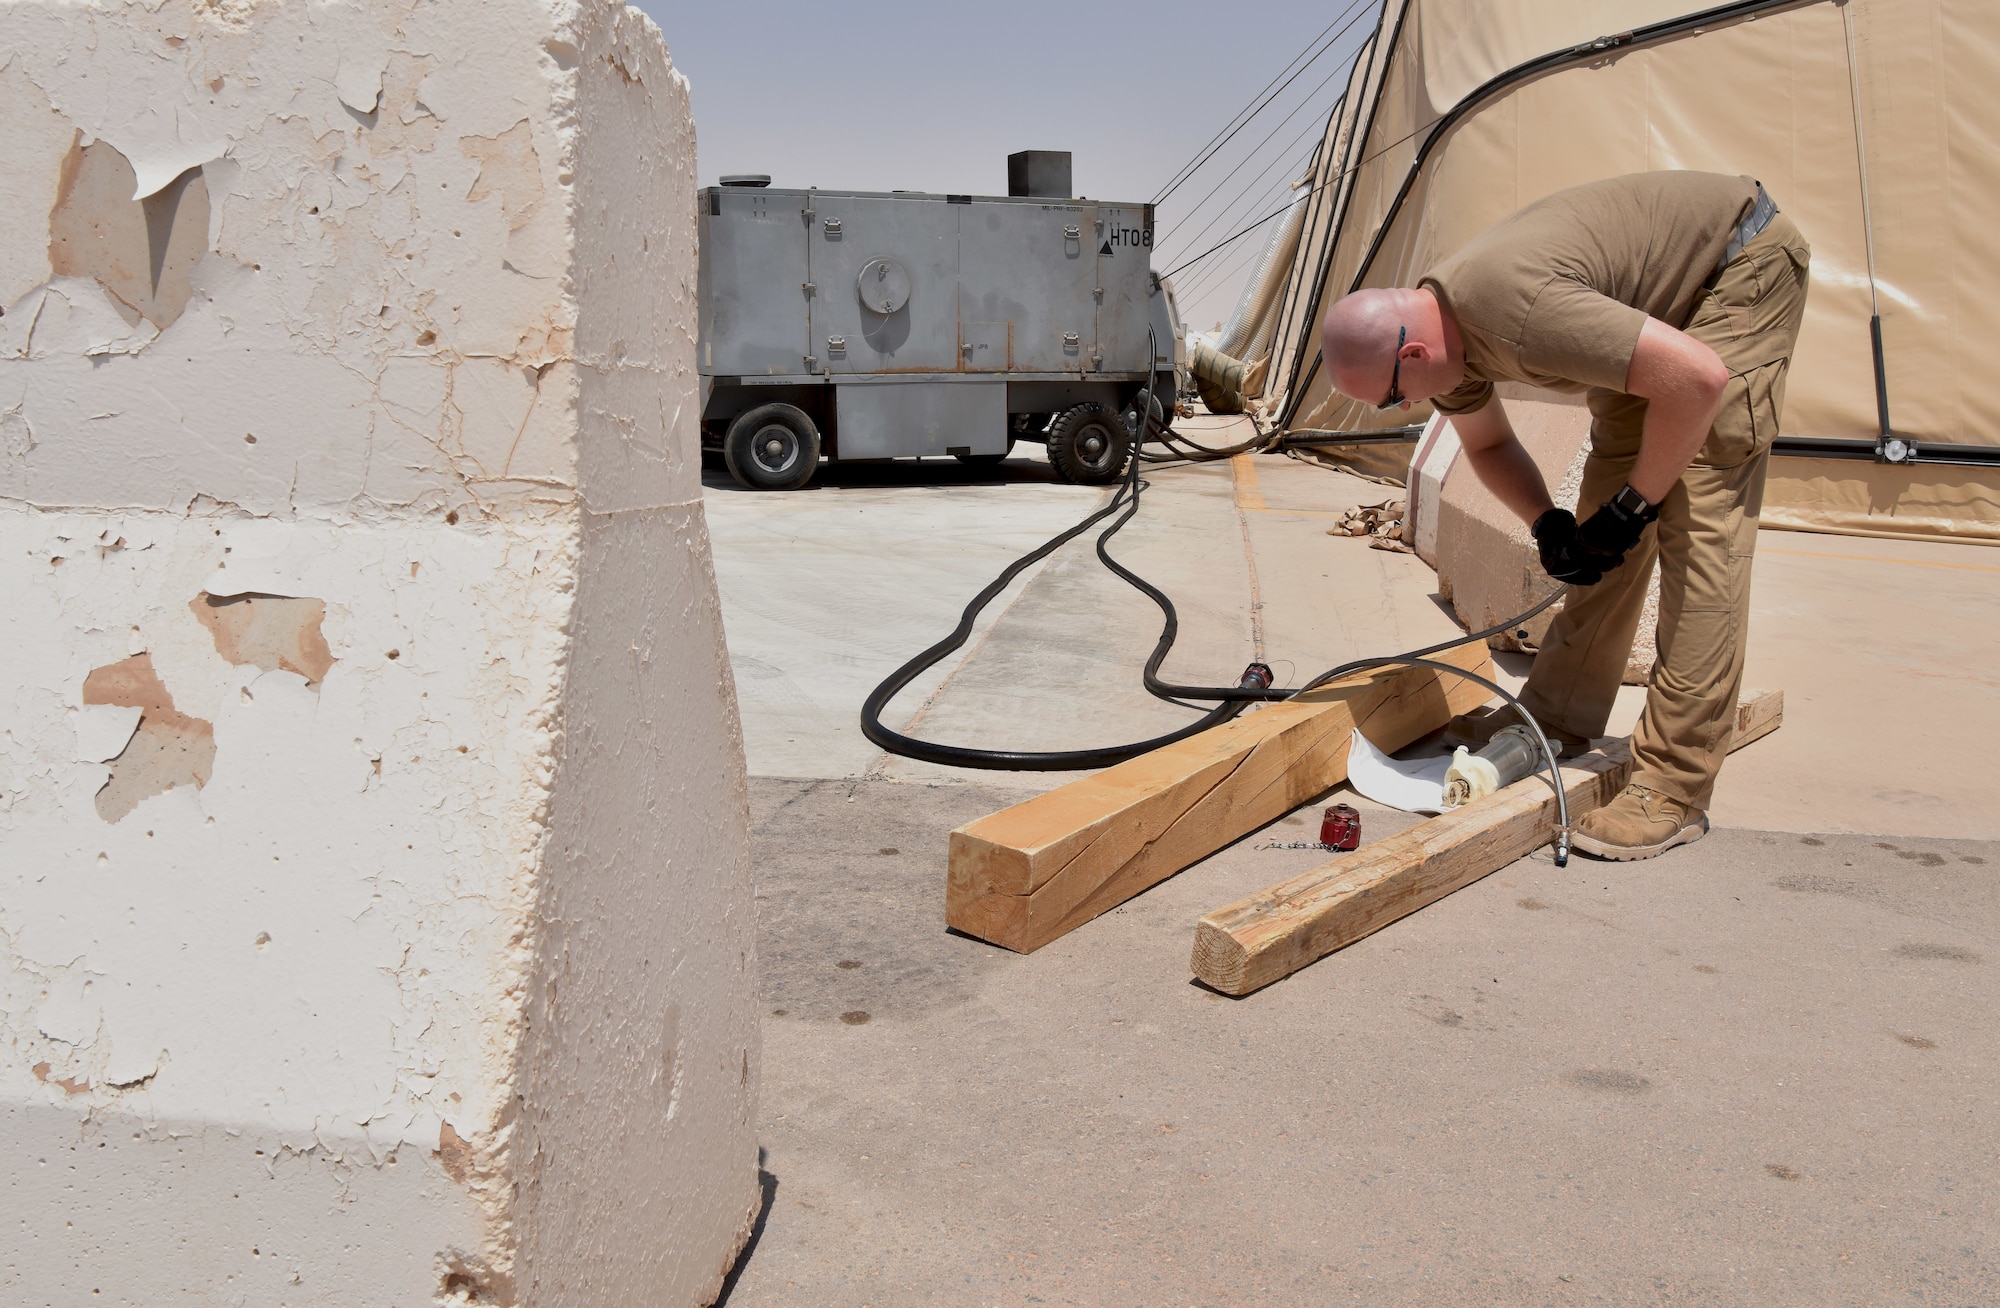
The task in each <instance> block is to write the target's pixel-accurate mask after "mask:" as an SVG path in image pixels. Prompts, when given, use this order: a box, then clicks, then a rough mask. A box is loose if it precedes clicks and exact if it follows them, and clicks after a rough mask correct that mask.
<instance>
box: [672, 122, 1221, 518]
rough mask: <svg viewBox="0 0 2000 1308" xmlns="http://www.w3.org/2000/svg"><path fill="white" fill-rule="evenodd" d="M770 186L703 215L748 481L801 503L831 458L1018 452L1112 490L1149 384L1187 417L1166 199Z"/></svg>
mask: <svg viewBox="0 0 2000 1308" xmlns="http://www.w3.org/2000/svg"><path fill="white" fill-rule="evenodd" d="M1058 157H1059V158H1061V159H1062V162H1063V164H1064V165H1065V166H1063V167H1062V168H1061V169H1060V172H1059V173H1058V174H1057V176H1058V177H1059V178H1060V181H1061V188H1060V189H1061V191H1062V192H1067V190H1068V189H1069V187H1068V176H1067V175H1068V168H1067V166H1066V165H1067V158H1066V157H1064V156H1058ZM1016 158H1017V159H1018V158H1019V156H1016ZM1010 162H1011V161H1010ZM765 180H766V179H763V178H745V179H734V178H732V179H729V181H730V182H733V183H735V184H730V185H723V186H718V187H710V188H708V189H705V190H703V191H702V192H701V196H700V211H699V212H700V250H701V273H700V279H701V280H700V292H699V294H700V328H699V331H700V340H699V345H698V348H697V356H696V357H697V360H698V362H697V371H698V372H699V374H700V378H701V405H702V410H701V416H702V443H703V446H704V448H706V449H712V450H713V449H719V450H721V451H722V453H723V455H724V459H725V461H726V462H727V464H728V467H729V470H730V472H731V473H732V474H734V476H735V477H736V479H737V480H738V481H739V482H741V483H742V484H744V485H745V486H749V487H753V488H756V489H761V490H791V489H796V488H798V487H800V486H803V485H805V484H806V482H807V481H809V480H810V479H811V478H812V475H813V473H814V471H815V470H816V469H817V467H818V465H819V460H820V456H821V455H822V454H824V455H825V456H826V457H828V458H831V459H841V460H853V459H889V458H898V457H907V456H912V455H919V456H922V455H956V456H957V457H958V458H960V459H963V460H966V461H968V462H973V463H978V462H981V461H988V462H998V461H999V460H1000V459H1003V458H1005V457H1006V455H1007V452H1008V450H1009V449H1010V448H1011V447H1012V445H1013V443H1014V441H1015V440H1016V439H1034V440H1042V441H1045V442H1046V443H1047V445H1048V449H1049V456H1050V462H1051V463H1052V464H1053V465H1054V466H1055V470H1056V472H1057V474H1058V475H1059V476H1061V477H1062V478H1064V479H1065V480H1067V481H1073V482H1104V481H1111V480H1114V479H1116V478H1117V477H1118V476H1119V475H1121V473H1122V472H1123V471H1124V469H1125V467H1126V464H1127V461H1128V460H1129V458H1130V457H1131V452H1132V446H1133V443H1134V434H1135V432H1136V431H1137V428H1138V425H1139V416H1138V415H1139V414H1140V413H1141V412H1142V411H1143V410H1142V407H1141V405H1140V403H1139V396H1140V393H1141V392H1142V391H1144V390H1145V389H1146V386H1147V382H1148V380H1149V378H1150V380H1151V381H1152V383H1153V387H1154V394H1155V396H1156V398H1157V403H1158V405H1159V407H1158V409H1157V410H1155V412H1156V413H1158V414H1159V415H1161V416H1162V417H1164V416H1165V415H1167V414H1170V413H1171V412H1172V410H1173V404H1174V396H1175V389H1176V381H1175V365H1176V355H1177V354H1178V353H1179V352H1180V350H1182V349H1184V347H1183V346H1181V331H1180V323H1179V320H1178V315H1177V313H1176V312H1175V309H1174V306H1173V298H1172V297H1173V291H1172V287H1171V286H1170V285H1167V284H1163V283H1162V282H1161V281H1160V279H1159V278H1157V277H1155V276H1154V275H1153V272H1152V266H1151V253H1152V238H1153V214H1152V206H1150V205H1143V204H1109V203H1104V202H1101V201H1094V200H1078V199H1070V198H1067V196H1066V195H1064V194H1060V193H1059V194H1058V195H1056V196H1040V195H1017V196H1006V197H1000V196H970V195H927V194H921V193H917V192H910V191H895V192H890V193H888V194H881V193H872V192H858V191H822V190H803V191H801V190H783V189H777V188H772V187H769V186H767V185H763V184H761V183H763V182H765Z"/></svg>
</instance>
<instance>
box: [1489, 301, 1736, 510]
mask: <svg viewBox="0 0 2000 1308" xmlns="http://www.w3.org/2000/svg"><path fill="white" fill-rule="evenodd" d="M1728 384H1729V369H1728V368H1727V367H1726V366H1725V365H1724V364H1723V362H1722V358H1721V356H1719V355H1718V354H1716V352H1715V351H1714V350H1711V349H1709V348H1708V347H1707V346H1706V345H1703V344H1702V343H1701V342H1700V341H1698V340H1696V339H1695V338H1694V337H1692V336H1689V335H1688V334H1687V333H1686V332H1682V331H1676V330H1675V329H1673V328H1672V327H1669V326H1667V325H1666V324H1665V323H1663V322H1661V321H1660V320H1659V319H1657V318H1648V319H1646V325H1645V326H1644V327H1642V328H1640V330H1639V344H1638V347H1637V348H1636V349H1634V350H1633V351H1632V363H1631V365H1630V367H1629V368H1627V370H1626V373H1625V393H1626V394H1627V395H1637V396H1639V397H1641V398H1642V399H1644V400H1645V401H1646V425H1645V429H1644V431H1643V433H1642V434H1641V436H1640V440H1639V460H1638V462H1637V463H1635V464H1633V466H1632V475H1631V477H1630V478H1628V480H1629V481H1630V482H1631V485H1632V489H1633V490H1635V491H1638V492H1639V493H1640V494H1641V495H1643V496H1645V497H1646V499H1647V500H1648V501H1649V502H1651V503H1654V504H1658V503H1659V502H1660V501H1661V500H1663V499H1665V498H1666V497H1667V492H1668V491H1670V490H1672V489H1673V488H1674V484H1675V483H1676V482H1678V481H1679V480H1680V479H1681V474H1682V473H1683V472H1686V471H1687V466H1688V464H1689V463H1690V462H1692V461H1693V459H1694V456H1695V454H1696V453H1697V452H1699V451H1700V449H1701V447H1702V443H1703V442H1704V441H1706V440H1707V439H1708V433H1709V429H1710V428H1711V427H1712V426H1713V425H1714V423H1715V414H1716V410H1717V409H1718V408H1720V407H1721V404H1722V391H1723V388H1724V387H1726V386H1727V385H1728ZM1489 407H1490V406H1489ZM1496 493H1497V492H1496Z"/></svg>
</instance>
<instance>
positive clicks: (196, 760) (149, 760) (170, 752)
mask: <svg viewBox="0 0 2000 1308" xmlns="http://www.w3.org/2000/svg"><path fill="white" fill-rule="evenodd" d="M83 702H84V703H85V704H103V705H112V706H116V707H118V708H130V709H137V710H139V721H138V726H137V729H136V730H135V731H134V732H133V734H132V736H131V738H130V739H129V740H128V741H127V743H126V745H125V748H124V749H122V750H120V751H119V753H118V755H117V756H116V757H115V758H113V759H112V760H111V775H110V777H109V778H107V779H106V780H105V783H104V785H103V787H102V788H100V789H99V790H98V792H97V815H98V816H99V817H101V818H103V819H104V820H105V821H106V822H116V821H118V820H119V819H120V818H122V817H124V816H125V815H126V814H127V813H130V812H131V811H132V810H133V809H135V808H137V807H138V806H139V801H140V800H142V799H150V798H152V797H153V796H154V795H164V794H165V793H166V792H168V791H169V790H172V789H173V788H174V787H175V786H184V785H192V786H196V787H200V786H205V785H207V784H208V778H209V776H210V774H212V773H213V772H214V771H215V727H214V726H213V725H212V724H210V723H208V722H205V721H203V720H202V719H200V718H193V717H189V716H188V715H187V714H185V713H183V712H181V711H180V710H179V709H177V708H175V707H174V697H173V696H172V695H169V694H168V693H167V688H166V687H165V686H164V685H162V684H161V683H160V678H159V675H158V674H157V673H155V672H154V671H153V659H152V656H151V655H149V654H143V653H141V654H134V655H133V656H132V657H131V658H128V659H123V660H120V661H119V662H117V663H109V664H106V665H105V666H104V667H101V668H93V669H91V672H90V675H89V676H88V677H86V678H84V682H83Z"/></svg>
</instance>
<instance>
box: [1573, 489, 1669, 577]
mask: <svg viewBox="0 0 2000 1308" xmlns="http://www.w3.org/2000/svg"><path fill="white" fill-rule="evenodd" d="M1628 501H1629V504H1628V503H1627V502H1628ZM1659 516H1660V510H1659V506H1658V505H1654V504H1648V503H1646V501H1645V500H1643V499H1641V498H1640V497H1639V493H1638V492H1637V491H1635V490H1633V489H1632V488H1631V487H1630V486H1627V487H1625V488H1624V489H1623V490H1621V491H1619V492H1618V494H1616V495H1614V496H1612V497H1611V498H1610V499H1608V500H1606V501H1605V502H1604V503H1603V505H1602V506H1601V507H1600V508H1599V509H1598V510H1597V512H1595V513H1593V514H1591V515H1590V517H1589V518H1587V519H1585V520H1584V524H1583V525H1582V526H1581V527H1578V528H1577V529H1576V542H1575V544H1574V545H1572V546H1571V551H1572V553H1573V554H1574V555H1575V557H1576V559H1577V561H1578V562H1579V563H1582V564H1583V565H1584V566H1586V567H1590V568H1595V569H1597V571H1598V572H1599V573H1600V574H1602V573H1606V572H1609V571H1611V570H1612V569H1613V568H1615V567H1618V566H1619V565H1620V564H1622V563H1624V562H1625V555H1626V554H1628V553H1629V552H1630V551H1631V549H1632V547H1633V546H1634V545H1637V544H1638V543H1639V537H1640V536H1641V535H1643V534H1644V533H1645V530H1646V527H1647V525H1648V524H1649V523H1651V522H1652V521H1653V520H1654V519H1655V518H1657V517H1659Z"/></svg>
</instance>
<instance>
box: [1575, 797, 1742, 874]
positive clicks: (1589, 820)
mask: <svg viewBox="0 0 2000 1308" xmlns="http://www.w3.org/2000/svg"><path fill="white" fill-rule="evenodd" d="M1707 834H1708V814H1706V813H1704V812H1702V811H1701V810H1700V809H1698V808H1691V807H1689V806H1688V805H1686V804H1683V803H1681V802H1680V801H1679V800H1678V799H1673V798H1670V797H1669V796H1666V795H1662V794H1661V793H1660V792H1659V791H1657V790H1648V789H1647V788H1646V787H1644V786H1642V785H1639V784H1638V783H1637V782H1634V783H1633V784H1632V785H1629V786H1627V787H1625V789H1624V790H1623V791H1621V792H1620V793H1619V795H1618V798H1616V799H1614V800H1612V801H1611V802H1610V803H1609V804H1606V805H1605V806H1604V807H1603V808H1600V809H1598V810H1596V811H1595V812H1592V813H1586V814H1584V816H1583V821H1581V822H1579V823H1577V824H1576V831H1575V832H1574V833H1573V834H1572V835H1571V836H1570V843H1571V844H1572V845H1574V846H1575V847H1576V848H1578V849H1580V850H1582V851H1583V852H1584V853H1586V854H1595V855H1596V856H1597V857H1599V858H1609V859H1616V860H1619V861H1621V862H1622V861H1626V860H1630V859H1636V858H1652V857H1653V856H1654V855H1656V854H1664V853H1666V852H1667V851H1668V850H1670V849H1672V848H1673V847H1674V846H1675V845H1686V844H1691V843H1693V842H1694V841H1697V840H1700V839H1701V838H1702V837H1703V836H1705V835H1707Z"/></svg>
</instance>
